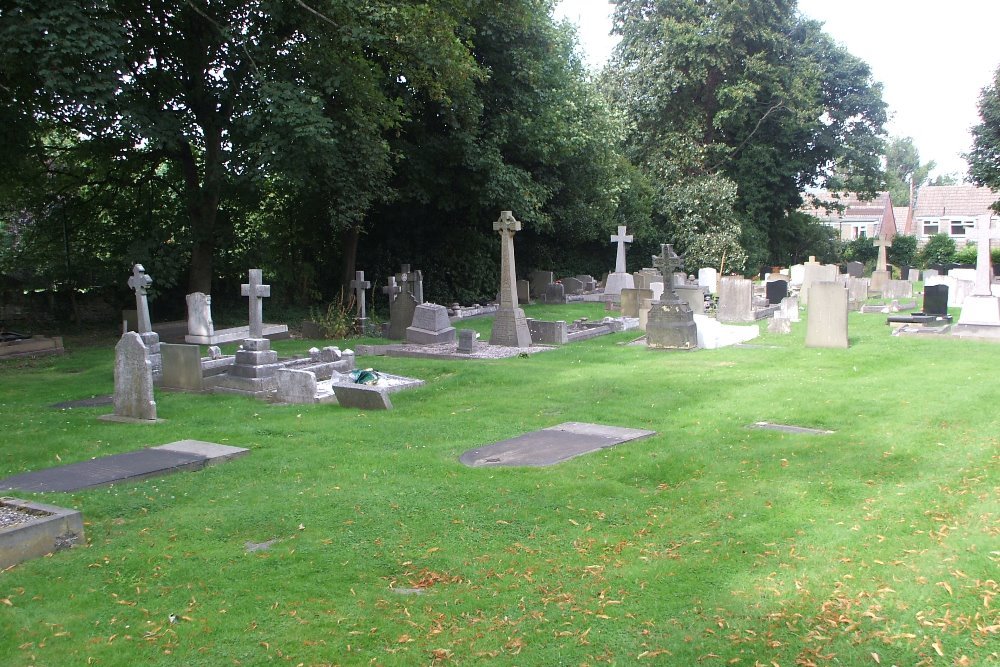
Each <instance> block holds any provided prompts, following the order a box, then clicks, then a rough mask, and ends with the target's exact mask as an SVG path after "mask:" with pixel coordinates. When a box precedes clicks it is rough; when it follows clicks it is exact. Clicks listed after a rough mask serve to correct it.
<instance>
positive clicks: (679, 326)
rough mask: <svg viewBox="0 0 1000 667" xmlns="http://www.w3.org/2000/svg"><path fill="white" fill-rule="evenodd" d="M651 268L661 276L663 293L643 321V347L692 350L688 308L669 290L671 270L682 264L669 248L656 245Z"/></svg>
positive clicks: (695, 337)
mask: <svg viewBox="0 0 1000 667" xmlns="http://www.w3.org/2000/svg"><path fill="white" fill-rule="evenodd" d="M653 266H655V267H656V268H657V269H659V271H660V274H661V275H662V276H663V285H664V289H663V294H662V295H660V298H659V299H658V300H656V301H653V302H652V303H651V305H650V310H649V316H648V318H647V321H646V345H647V347H650V348H654V349H671V350H693V349H695V348H696V347H697V346H698V330H697V327H696V325H695V322H694V313H693V312H692V310H691V307H690V306H689V305H688V304H687V303H685V302H684V301H681V300H680V299H679V298H677V295H676V294H675V293H674V291H673V285H672V278H671V275H672V274H673V272H674V270H676V269H678V268H680V267H683V266H684V261H683V260H682V259H681V258H680V257H679V256H678V255H677V253H675V252H674V248H673V246H672V245H670V244H668V243H663V244H661V245H660V254H659V255H654V256H653Z"/></svg>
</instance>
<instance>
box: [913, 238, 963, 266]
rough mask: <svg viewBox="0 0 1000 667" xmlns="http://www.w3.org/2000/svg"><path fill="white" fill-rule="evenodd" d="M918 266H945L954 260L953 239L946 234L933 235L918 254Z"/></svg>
mask: <svg viewBox="0 0 1000 667" xmlns="http://www.w3.org/2000/svg"><path fill="white" fill-rule="evenodd" d="M919 259H920V265H921V266H923V267H927V266H930V265H931V264H947V263H948V262H951V261H953V260H954V259H955V239H953V238H951V237H950V236H948V235H947V234H944V233H942V234H935V235H933V236H932V237H930V238H929V239H927V243H926V244H925V245H924V247H923V249H921V251H920V254H919Z"/></svg>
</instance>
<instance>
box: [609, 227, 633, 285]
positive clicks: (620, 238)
mask: <svg viewBox="0 0 1000 667" xmlns="http://www.w3.org/2000/svg"><path fill="white" fill-rule="evenodd" d="M626 229H627V227H625V226H624V225H619V226H618V234H617V235H612V236H611V242H612V243H617V244H618V252H617V254H616V255H615V273H624V272H625V270H626V269H625V244H626V243H631V242H632V238H633V237H632V235H631V234H626V233H625V231H626Z"/></svg>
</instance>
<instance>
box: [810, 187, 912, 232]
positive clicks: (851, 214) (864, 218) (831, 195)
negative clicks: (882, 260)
mask: <svg viewBox="0 0 1000 667" xmlns="http://www.w3.org/2000/svg"><path fill="white" fill-rule="evenodd" d="M812 195H813V196H812V197H809V198H808V201H807V202H806V203H805V204H803V205H802V208H800V209H799V210H800V211H802V212H803V213H806V214H808V215H812V216H815V217H817V218H819V219H820V220H826V221H842V222H869V221H872V222H875V223H876V225H877V227H876V229H877V230H878V235H879V236H881V237H883V238H884V237H887V236H888V237H891V236H893V235H894V234H895V233H896V230H897V227H898V224H899V223H898V222H896V221H897V220H899V219H900V218H899V216H898V215H895V208H893V207H892V198H891V197H890V196H889V193H888V192H879V193H878V194H876V195H875V198H874V199H861V198H860V197H858V195H857V193H854V192H830V191H828V190H818V191H816V192H814V193H812ZM834 203H837V204H840V205H841V206H843V207H844V210H843V212H840V211H837V209H835V208H832V205H833V204H834ZM824 204H830V205H831V208H827V207H826V206H824ZM904 210H905V209H904ZM903 219H904V220H905V218H903Z"/></svg>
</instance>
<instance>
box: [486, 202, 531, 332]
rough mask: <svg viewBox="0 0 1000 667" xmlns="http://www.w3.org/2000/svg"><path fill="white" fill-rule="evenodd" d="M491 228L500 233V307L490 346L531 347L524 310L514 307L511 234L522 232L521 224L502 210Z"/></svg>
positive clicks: (512, 239) (494, 320)
mask: <svg viewBox="0 0 1000 667" xmlns="http://www.w3.org/2000/svg"><path fill="white" fill-rule="evenodd" d="M493 230H494V231H497V232H499V233H500V308H499V310H497V314H496V316H495V317H494V319H493V330H492V331H491V332H490V345H506V346H510V347H530V346H531V332H529V331H528V323H527V321H526V320H525V318H524V311H523V310H521V309H520V308H518V307H517V303H516V302H515V299H516V298H517V285H516V284H515V281H516V280H517V272H516V270H515V267H514V234H515V233H516V232H519V231H521V223H520V222H519V221H518V220H517V219H516V218H515V217H514V214H513V213H512V212H511V211H501V212H500V217H499V218H498V219H497V221H496V222H494V223H493Z"/></svg>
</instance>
